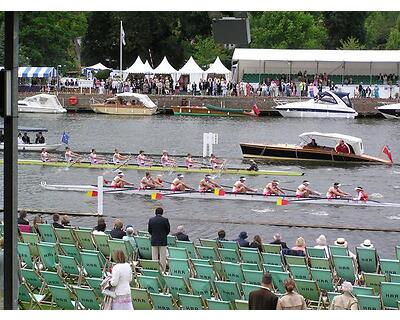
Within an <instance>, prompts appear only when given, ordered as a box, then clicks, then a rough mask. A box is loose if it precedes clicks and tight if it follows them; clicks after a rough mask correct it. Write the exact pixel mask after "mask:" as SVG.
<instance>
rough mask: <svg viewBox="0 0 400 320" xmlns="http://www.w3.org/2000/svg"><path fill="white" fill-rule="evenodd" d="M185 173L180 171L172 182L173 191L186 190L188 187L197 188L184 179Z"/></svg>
mask: <svg viewBox="0 0 400 320" xmlns="http://www.w3.org/2000/svg"><path fill="white" fill-rule="evenodd" d="M183 177H184V176H183V174H181V173H179V174H178V175H177V176H176V178H175V179H174V181H172V184H171V190H172V191H185V190H186V189H190V190H195V189H194V188H193V187H192V186H190V185H188V184H186V183H185V182H184V181H183Z"/></svg>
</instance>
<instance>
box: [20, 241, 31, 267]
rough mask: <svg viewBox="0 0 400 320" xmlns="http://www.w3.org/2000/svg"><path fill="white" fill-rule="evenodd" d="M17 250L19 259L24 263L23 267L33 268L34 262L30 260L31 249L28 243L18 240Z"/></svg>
mask: <svg viewBox="0 0 400 320" xmlns="http://www.w3.org/2000/svg"><path fill="white" fill-rule="evenodd" d="M17 252H18V255H19V257H20V259H21V262H23V263H24V264H25V266H24V267H27V268H29V269H33V268H34V266H35V262H34V261H33V260H32V256H31V251H30V249H29V244H27V243H23V242H18V244H17Z"/></svg>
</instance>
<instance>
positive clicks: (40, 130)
mask: <svg viewBox="0 0 400 320" xmlns="http://www.w3.org/2000/svg"><path fill="white" fill-rule="evenodd" d="M0 130H4V126H0ZM18 131H21V132H47V131H48V130H47V129H46V128H31V127H18Z"/></svg>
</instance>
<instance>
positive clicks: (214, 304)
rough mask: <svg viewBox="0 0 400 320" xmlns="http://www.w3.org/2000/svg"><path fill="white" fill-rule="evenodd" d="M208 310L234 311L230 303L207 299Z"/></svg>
mask: <svg viewBox="0 0 400 320" xmlns="http://www.w3.org/2000/svg"><path fill="white" fill-rule="evenodd" d="M206 301H207V305H208V310H232V305H231V303H230V302H229V301H221V300H213V299H207V300H206Z"/></svg>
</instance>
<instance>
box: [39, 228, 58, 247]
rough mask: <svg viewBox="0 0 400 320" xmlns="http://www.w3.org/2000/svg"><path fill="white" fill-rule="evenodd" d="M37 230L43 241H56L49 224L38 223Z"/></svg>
mask: <svg viewBox="0 0 400 320" xmlns="http://www.w3.org/2000/svg"><path fill="white" fill-rule="evenodd" d="M38 228H39V232H40V235H41V237H42V240H43V241H44V242H50V243H56V242H57V237H56V234H55V232H54V228H53V226H52V225H51V224H47V223H42V224H38Z"/></svg>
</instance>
